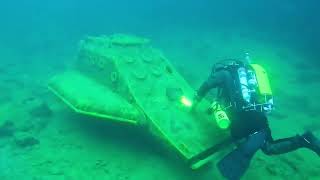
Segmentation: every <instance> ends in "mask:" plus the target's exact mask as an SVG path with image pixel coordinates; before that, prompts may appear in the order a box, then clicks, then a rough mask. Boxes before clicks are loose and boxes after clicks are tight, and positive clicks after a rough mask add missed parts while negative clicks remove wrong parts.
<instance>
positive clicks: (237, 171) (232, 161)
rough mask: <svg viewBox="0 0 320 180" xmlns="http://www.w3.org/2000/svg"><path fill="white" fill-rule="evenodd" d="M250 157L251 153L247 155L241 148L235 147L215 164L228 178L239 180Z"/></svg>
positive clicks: (247, 165) (229, 179) (247, 166)
mask: <svg viewBox="0 0 320 180" xmlns="http://www.w3.org/2000/svg"><path fill="white" fill-rule="evenodd" d="M251 158H252V155H251V156H247V155H246V154H245V153H243V152H242V150H241V149H236V150H234V151H232V152H231V153H229V154H228V155H227V156H225V157H224V158H223V159H222V160H221V161H220V162H219V163H218V165H217V166H218V169H219V171H220V173H221V174H222V175H223V176H224V177H225V178H227V179H228V180H239V179H240V178H241V177H242V176H243V175H244V173H245V172H246V170H247V169H248V168H249V165H250V161H251Z"/></svg>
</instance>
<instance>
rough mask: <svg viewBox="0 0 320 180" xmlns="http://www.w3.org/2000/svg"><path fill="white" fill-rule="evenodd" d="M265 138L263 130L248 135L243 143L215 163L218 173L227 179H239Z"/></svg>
mask: <svg viewBox="0 0 320 180" xmlns="http://www.w3.org/2000/svg"><path fill="white" fill-rule="evenodd" d="M265 139H266V132H265V131H260V132H256V133H254V134H252V135H250V136H249V137H248V139H247V141H246V142H245V143H243V144H242V145H240V146H239V147H238V148H237V149H235V150H234V151H232V152H230V153H229V154H228V155H226V156H225V157H224V158H223V159H222V160H221V161H220V162H219V163H218V164H217V166H218V169H219V171H220V173H221V174H222V175H223V176H224V177H226V178H227V179H229V180H239V179H240V178H241V177H242V176H243V175H244V173H245V172H246V170H247V169H248V167H249V165H250V161H251V159H252V157H253V155H254V154H255V153H256V152H257V151H258V150H259V149H260V148H261V147H262V146H263V145H264V143H265Z"/></svg>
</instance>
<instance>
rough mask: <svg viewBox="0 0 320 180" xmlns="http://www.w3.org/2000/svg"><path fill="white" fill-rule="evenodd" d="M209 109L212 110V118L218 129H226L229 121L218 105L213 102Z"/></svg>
mask: <svg viewBox="0 0 320 180" xmlns="http://www.w3.org/2000/svg"><path fill="white" fill-rule="evenodd" d="M210 109H212V112H213V116H214V119H215V121H216V123H217V125H218V127H219V128H221V129H228V128H229V126H230V124H231V121H230V119H229V117H228V115H227V114H226V112H225V111H223V110H222V108H221V106H220V104H218V103H217V102H216V101H214V102H213V103H212V104H211V107H210Z"/></svg>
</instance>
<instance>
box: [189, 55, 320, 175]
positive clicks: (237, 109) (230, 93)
mask: <svg viewBox="0 0 320 180" xmlns="http://www.w3.org/2000/svg"><path fill="white" fill-rule="evenodd" d="M213 88H217V89H218V91H217V99H216V100H215V101H214V102H215V103H214V104H215V105H214V106H212V107H219V108H220V112H221V110H222V112H225V113H224V114H220V115H219V116H222V119H223V118H224V120H229V122H230V123H228V121H226V122H227V123H224V125H223V126H224V127H223V128H224V129H227V128H228V129H229V130H230V134H231V137H232V141H233V142H240V140H242V141H241V143H238V144H237V147H236V149H235V150H233V151H232V152H230V153H229V154H228V155H226V156H225V157H224V158H223V159H222V160H220V161H219V162H218V164H217V167H218V169H219V171H220V173H221V174H222V175H223V176H224V177H225V178H227V179H230V180H237V179H240V178H241V177H242V176H243V175H244V173H245V172H246V170H247V169H248V167H249V164H250V160H251V159H252V157H253V156H254V154H255V153H256V152H257V151H258V150H259V149H261V150H262V151H263V152H264V154H266V155H277V154H283V153H288V152H291V151H294V150H297V149H299V148H308V149H310V150H312V151H314V152H315V153H316V154H317V155H318V156H320V141H319V140H318V139H317V138H316V137H315V136H314V135H313V134H312V133H311V132H310V131H307V132H305V133H304V134H302V135H296V136H293V137H289V138H284V139H279V140H274V139H273V138H272V135H271V130H270V127H269V125H268V118H267V114H268V113H270V112H271V111H272V110H273V97H272V92H271V88H270V84H269V80H268V78H267V75H266V72H265V70H264V69H263V67H262V66H260V65H258V64H251V63H250V59H249V56H248V54H246V58H245V60H236V59H230V60H223V61H220V62H218V63H216V64H215V65H214V66H213V68H212V72H211V74H210V76H209V78H208V79H207V80H206V81H205V82H204V83H203V84H202V85H201V86H200V88H199V89H198V91H197V92H196V95H195V97H194V105H193V107H192V108H193V109H195V107H196V106H197V104H199V102H200V101H201V100H202V99H203V98H204V97H205V95H206V94H207V93H208V92H209V91H210V90H211V89H213ZM224 116H227V117H224ZM217 118H219V117H217ZM220 118H221V117H220Z"/></svg>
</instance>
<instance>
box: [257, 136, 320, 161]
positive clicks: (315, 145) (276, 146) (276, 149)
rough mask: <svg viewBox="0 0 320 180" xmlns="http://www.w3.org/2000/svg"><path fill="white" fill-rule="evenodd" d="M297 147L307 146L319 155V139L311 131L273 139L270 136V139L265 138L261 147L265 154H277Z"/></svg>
mask: <svg viewBox="0 0 320 180" xmlns="http://www.w3.org/2000/svg"><path fill="white" fill-rule="evenodd" d="M270 137H271V135H270ZM299 148H308V149H310V150H312V151H314V152H315V153H317V154H318V156H320V141H319V140H318V139H317V138H316V137H315V136H314V135H313V134H312V133H311V132H306V133H304V134H303V135H296V136H294V137H290V138H284V139H279V140H273V139H272V137H271V139H270V138H269V139H267V141H266V143H265V144H264V146H263V147H262V148H261V149H262V151H263V152H264V153H265V154H267V155H277V154H283V153H288V152H291V151H294V150H297V149H299Z"/></svg>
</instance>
